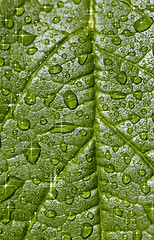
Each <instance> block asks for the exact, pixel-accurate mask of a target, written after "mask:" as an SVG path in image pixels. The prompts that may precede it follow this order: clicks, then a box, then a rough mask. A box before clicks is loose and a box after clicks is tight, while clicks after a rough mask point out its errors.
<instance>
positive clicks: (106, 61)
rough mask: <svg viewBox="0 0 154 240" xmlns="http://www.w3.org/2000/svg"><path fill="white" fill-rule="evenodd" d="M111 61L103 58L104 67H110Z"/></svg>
mask: <svg viewBox="0 0 154 240" xmlns="http://www.w3.org/2000/svg"><path fill="white" fill-rule="evenodd" d="M112 63H113V62H112V60H111V59H108V58H105V59H104V65H106V66H109V65H112Z"/></svg>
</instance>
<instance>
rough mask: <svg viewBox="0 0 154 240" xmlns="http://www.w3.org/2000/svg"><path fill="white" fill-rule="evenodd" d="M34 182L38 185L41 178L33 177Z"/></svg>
mask: <svg viewBox="0 0 154 240" xmlns="http://www.w3.org/2000/svg"><path fill="white" fill-rule="evenodd" d="M32 182H33V183H34V184H36V185H38V184H40V182H41V180H40V179H39V178H38V177H36V178H33V179H32Z"/></svg>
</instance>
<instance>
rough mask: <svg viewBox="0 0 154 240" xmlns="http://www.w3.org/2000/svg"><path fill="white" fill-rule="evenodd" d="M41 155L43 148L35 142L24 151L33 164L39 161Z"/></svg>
mask: <svg viewBox="0 0 154 240" xmlns="http://www.w3.org/2000/svg"><path fill="white" fill-rule="evenodd" d="M40 153H41V146H40V145H39V144H38V142H36V141H34V142H31V143H30V144H29V145H28V146H27V148H25V149H24V155H25V157H26V159H27V161H29V162H30V163H32V164H35V163H36V161H37V160H38V159H39V156H40Z"/></svg>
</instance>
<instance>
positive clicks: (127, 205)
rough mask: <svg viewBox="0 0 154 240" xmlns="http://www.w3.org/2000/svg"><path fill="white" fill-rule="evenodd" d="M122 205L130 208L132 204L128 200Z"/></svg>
mask: <svg viewBox="0 0 154 240" xmlns="http://www.w3.org/2000/svg"><path fill="white" fill-rule="evenodd" d="M122 203H123V205H124V206H125V207H129V206H130V202H129V201H127V200H122Z"/></svg>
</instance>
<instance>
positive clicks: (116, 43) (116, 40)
mask: <svg viewBox="0 0 154 240" xmlns="http://www.w3.org/2000/svg"><path fill="white" fill-rule="evenodd" d="M111 42H112V43H113V44H114V45H120V43H121V38H120V37H119V36H115V37H113V38H112V40H111Z"/></svg>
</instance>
